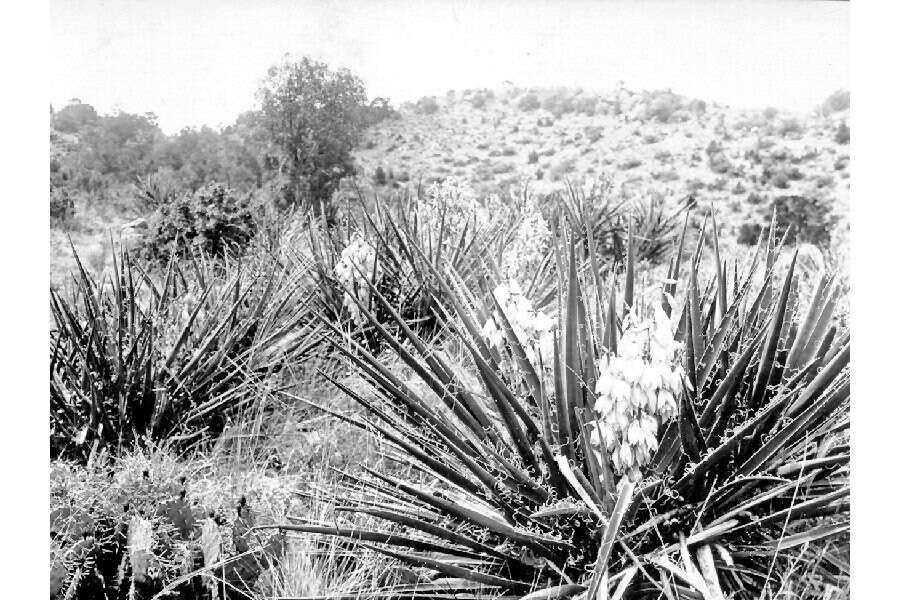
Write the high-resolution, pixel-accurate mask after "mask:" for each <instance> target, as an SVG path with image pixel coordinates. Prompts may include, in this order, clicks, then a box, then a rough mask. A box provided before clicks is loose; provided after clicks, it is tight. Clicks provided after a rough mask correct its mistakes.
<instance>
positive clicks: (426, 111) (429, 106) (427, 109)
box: [415, 96, 440, 115]
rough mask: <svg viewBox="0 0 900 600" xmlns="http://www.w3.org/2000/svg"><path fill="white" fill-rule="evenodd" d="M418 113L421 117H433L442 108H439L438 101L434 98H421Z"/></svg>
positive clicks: (417, 107) (417, 105)
mask: <svg viewBox="0 0 900 600" xmlns="http://www.w3.org/2000/svg"><path fill="white" fill-rule="evenodd" d="M415 109H416V112H417V113H419V114H420V115H433V114H434V113H436V112H437V111H438V110H440V107H439V106H438V103H437V99H436V98H435V97H434V96H425V97H423V98H419V100H418V101H417V102H416V107H415Z"/></svg>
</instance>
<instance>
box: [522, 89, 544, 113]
mask: <svg viewBox="0 0 900 600" xmlns="http://www.w3.org/2000/svg"><path fill="white" fill-rule="evenodd" d="M540 107H541V101H540V100H539V99H538V97H537V94H535V93H534V92H529V93H527V94H525V95H524V96H522V97H521V98H519V110H521V111H523V112H531V111H533V110H537V109H539V108H540Z"/></svg>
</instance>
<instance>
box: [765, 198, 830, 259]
mask: <svg viewBox="0 0 900 600" xmlns="http://www.w3.org/2000/svg"><path fill="white" fill-rule="evenodd" d="M772 208H773V209H774V210H775V212H776V215H777V216H778V225H777V227H776V230H775V231H776V234H777V235H778V236H779V239H780V237H781V236H782V235H783V234H784V233H785V232H787V234H788V235H787V238H786V240H785V243H787V244H798V243H801V244H802V243H807V244H813V245H815V246H819V247H827V246H828V244H829V242H830V240H831V229H832V227H833V225H834V220H833V219H832V216H831V208H830V206H828V204H826V203H825V202H824V201H822V200H821V199H819V198H815V197H811V196H795V195H791V196H777V197H776V198H775V199H774V200H773V201H772ZM789 227H790V230H788V228H789Z"/></svg>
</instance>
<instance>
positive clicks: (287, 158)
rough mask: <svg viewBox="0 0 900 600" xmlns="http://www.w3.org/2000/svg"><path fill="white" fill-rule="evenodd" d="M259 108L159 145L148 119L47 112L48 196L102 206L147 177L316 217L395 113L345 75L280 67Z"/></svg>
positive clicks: (80, 107)
mask: <svg viewBox="0 0 900 600" xmlns="http://www.w3.org/2000/svg"><path fill="white" fill-rule="evenodd" d="M257 99H258V107H257V108H256V109H254V110H250V111H247V112H245V113H243V114H241V115H240V116H238V117H237V119H236V120H235V122H234V123H232V124H231V125H228V126H227V127H224V128H222V129H214V128H211V127H207V126H203V127H200V128H193V127H188V128H185V129H182V130H181V131H180V132H178V133H177V134H174V135H166V134H164V133H163V132H162V130H161V129H160V128H159V125H158V124H157V117H156V115H154V114H153V113H146V114H144V115H138V114H131V113H128V112H125V111H117V112H115V113H114V114H111V115H100V114H98V113H97V111H96V110H95V109H94V107H93V106H91V105H90V104H87V103H85V102H83V101H82V100H80V99H73V100H71V101H70V102H69V103H68V104H67V105H66V106H64V107H63V108H61V109H59V110H57V111H53V110H52V107H51V116H52V117H51V120H52V123H51V142H52V143H51V157H50V181H51V190H52V189H53V188H56V189H57V190H64V191H65V192H66V193H67V194H69V195H77V194H87V195H88V197H89V198H90V199H91V201H101V202H102V201H103V200H104V199H105V198H108V197H109V196H111V195H114V194H118V193H121V191H122V189H123V187H127V186H130V185H132V184H135V183H137V182H139V181H140V180H142V179H145V178H147V177H150V176H153V177H154V178H155V179H157V180H159V179H164V180H166V181H167V185H168V186H169V187H173V188H175V189H178V190H180V191H182V192H184V193H192V192H195V191H197V190H199V189H201V188H203V187H204V186H206V185H207V184H209V183H210V182H217V183H220V184H224V185H226V186H227V187H229V188H231V189H233V190H235V191H239V192H253V191H256V190H260V189H263V188H266V189H268V190H269V191H270V192H271V197H272V199H273V201H274V202H275V203H276V204H278V205H280V206H285V205H289V206H296V205H303V206H309V207H312V208H313V209H314V210H316V211H317V212H320V211H322V210H323V209H325V208H326V207H327V205H328V202H329V200H330V198H331V195H332V193H333V192H334V190H335V189H336V188H337V185H338V183H339V182H340V180H341V178H343V177H346V176H348V175H352V174H353V172H354V167H353V163H352V159H351V154H350V153H351V151H352V149H353V148H354V147H355V146H356V144H357V143H358V142H359V140H360V137H361V134H362V132H363V130H364V129H365V128H366V127H367V126H369V125H371V124H373V123H376V122H378V121H380V120H383V119H386V118H393V117H395V116H397V113H396V112H395V111H394V110H393V108H391V106H390V104H389V102H388V101H387V100H385V99H383V98H376V99H374V100H372V101H371V102H370V101H368V99H367V97H366V91H365V86H364V84H363V82H362V81H361V80H360V79H359V78H358V77H356V76H355V75H353V74H352V73H351V72H350V71H347V70H345V69H340V70H331V69H329V68H328V66H327V65H325V64H324V63H320V62H316V61H313V60H310V59H308V58H302V59H300V60H292V59H291V58H290V57H287V56H286V57H285V59H284V60H283V62H282V63H281V64H279V65H276V66H273V67H272V68H270V69H269V71H268V72H267V74H266V77H265V79H264V80H263V82H262V84H261V86H260V88H259V90H258V92H257Z"/></svg>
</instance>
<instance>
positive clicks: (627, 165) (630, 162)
mask: <svg viewBox="0 0 900 600" xmlns="http://www.w3.org/2000/svg"><path fill="white" fill-rule="evenodd" d="M642 164H644V163H643V161H641V159H639V158H638V157H636V156H629V157H627V158H624V159H622V162H620V163H619V168H620V169H622V170H623V171H627V170H629V169H635V168H637V167H639V166H641V165H642Z"/></svg>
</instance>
